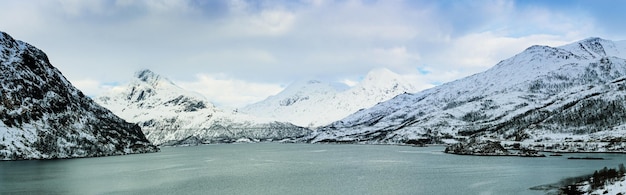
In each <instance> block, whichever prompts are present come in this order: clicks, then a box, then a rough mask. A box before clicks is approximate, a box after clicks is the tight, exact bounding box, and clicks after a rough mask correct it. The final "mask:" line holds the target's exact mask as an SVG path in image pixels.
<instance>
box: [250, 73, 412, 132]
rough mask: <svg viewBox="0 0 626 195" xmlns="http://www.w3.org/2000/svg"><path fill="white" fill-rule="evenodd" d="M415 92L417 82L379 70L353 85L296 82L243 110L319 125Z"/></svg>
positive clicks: (307, 124)
mask: <svg viewBox="0 0 626 195" xmlns="http://www.w3.org/2000/svg"><path fill="white" fill-rule="evenodd" d="M415 91H416V88H415V87H414V86H413V85H411V84H410V83H409V82H408V81H405V80H404V79H402V77H401V76H399V75H397V74H396V73H393V72H391V71H390V70H387V69H376V70H372V71H370V72H369V73H368V74H367V76H366V77H365V79H363V81H361V82H360V83H359V84H357V85H355V86H353V87H351V88H350V87H348V86H345V85H343V86H342V85H341V84H335V83H326V82H322V81H317V80H309V81H305V82H296V83H294V84H292V85H290V86H289V87H287V88H286V89H285V90H284V91H282V92H281V93H279V94H277V95H275V96H271V97H269V98H267V99H266V100H264V101H261V102H258V103H255V104H252V105H249V106H246V107H244V108H242V109H241V111H242V112H245V113H249V114H252V115H257V116H267V117H271V118H274V119H277V120H285V121H289V122H291V123H294V124H296V125H300V126H308V127H317V126H323V125H328V124H330V123H331V122H333V121H337V120H339V119H341V118H344V117H346V116H348V115H350V114H351V113H354V112H356V111H358V110H359V109H364V108H369V107H371V106H374V105H375V104H376V103H378V102H382V101H385V100H389V99H391V98H393V97H394V96H396V95H398V94H402V93H406V92H415Z"/></svg>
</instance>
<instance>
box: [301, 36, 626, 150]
mask: <svg viewBox="0 0 626 195" xmlns="http://www.w3.org/2000/svg"><path fill="white" fill-rule="evenodd" d="M625 59H626V42H625V41H619V42H613V41H609V40H603V39H600V38H589V39H585V40H582V41H579V42H575V43H572V44H568V45H565V46H561V47H549V46H532V47H530V48H528V49H526V50H525V51H523V52H522V53H520V54H517V55H515V56H513V57H511V58H509V59H506V60H503V61H501V62H499V63H498V64H496V65H495V66H494V67H492V68H490V69H489V70H487V71H485V72H482V73H478V74H475V75H472V76H469V77H466V78H463V79H459V80H456V81H453V82H450V83H446V84H443V85H440V86H437V87H434V88H431V89H428V90H424V91H422V92H419V93H414V94H402V95H399V96H397V97H395V98H393V99H391V100H389V101H386V102H383V103H380V104H377V105H376V106H374V107H372V108H369V109H366V110H361V111H359V112H356V113H354V114H352V115H350V116H348V117H346V118H344V119H342V120H340V121H337V122H334V123H332V124H331V125H328V126H326V127H324V128H322V129H320V130H318V131H317V132H316V133H315V134H314V135H312V137H310V139H309V141H311V142H359V143H411V142H412V143H417V142H426V143H441V142H447V141H453V140H451V139H452V138H453V137H457V136H469V135H473V136H482V137H487V138H491V139H497V140H513V141H515V140H535V141H545V140H564V139H573V140H576V139H583V140H611V139H616V138H617V139H618V140H620V139H623V138H624V135H625V133H626V60H625Z"/></svg>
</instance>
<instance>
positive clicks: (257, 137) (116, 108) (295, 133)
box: [95, 70, 310, 145]
mask: <svg viewBox="0 0 626 195" xmlns="http://www.w3.org/2000/svg"><path fill="white" fill-rule="evenodd" d="M95 101H96V102H98V103H100V104H101V105H103V106H105V107H107V108H109V109H111V111H113V112H114V113H116V114H118V115H119V116H121V117H122V118H124V119H126V120H128V121H131V122H134V123H137V124H138V125H139V126H141V127H142V130H143V131H144V133H145V134H146V136H147V137H148V139H149V140H150V141H152V142H153V143H155V144H157V145H181V144H199V143H229V142H235V141H281V140H290V139H295V138H299V137H303V136H305V135H308V134H309V133H310V130H308V129H305V128H301V127H298V126H295V125H292V124H290V123H283V122H276V121H273V120H270V119H265V118H260V117H253V116H249V115H245V114H241V113H238V112H237V111H236V110H235V111H233V110H222V109H218V108H216V107H215V106H214V105H213V104H211V103H210V102H209V101H208V100H207V99H206V98H205V97H204V96H202V95H200V94H197V93H193V92H190V91H187V90H185V89H182V88H180V87H178V86H176V85H175V84H174V83H172V82H171V81H170V80H168V79H167V78H164V77H162V76H160V75H157V74H155V73H153V72H152V71H150V70H142V71H139V72H137V73H136V74H135V78H134V79H133V80H132V81H131V82H130V83H129V84H128V85H126V86H124V87H119V88H114V89H112V90H111V91H109V92H108V93H106V94H104V95H102V96H100V97H97V98H96V99H95Z"/></svg>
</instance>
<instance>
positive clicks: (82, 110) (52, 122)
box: [0, 32, 158, 160]
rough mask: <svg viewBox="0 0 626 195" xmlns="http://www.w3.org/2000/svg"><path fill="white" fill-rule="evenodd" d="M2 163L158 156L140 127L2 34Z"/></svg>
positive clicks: (44, 58)
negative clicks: (117, 114)
mask: <svg viewBox="0 0 626 195" xmlns="http://www.w3.org/2000/svg"><path fill="white" fill-rule="evenodd" d="M0 75H2V76H0V85H2V87H1V88H0V90H1V91H0V137H1V139H0V159H2V160H17V159H54V158H72V157H93V156H108V155H120V154H131V153H144V152H156V151H158V148H156V147H155V146H153V145H152V144H150V142H148V140H147V139H146V138H145V136H144V134H143V133H142V132H141V129H140V128H139V126H137V125H135V124H130V123H127V122H126V121H124V120H122V119H121V118H119V117H117V116H115V115H114V114H113V113H111V112H110V111H109V110H107V109H105V108H103V107H100V106H99V105H97V104H96V103H94V102H93V101H92V100H91V99H90V98H88V97H85V96H84V95H83V93H82V92H80V91H79V90H78V89H76V88H75V87H74V86H72V84H70V82H68V81H67V80H66V79H65V77H63V75H62V74H61V72H59V70H57V69H56V68H54V67H53V66H52V65H51V64H50V62H49V61H48V57H47V56H46V54H45V53H43V52H42V51H41V50H39V49H37V48H35V47H33V46H31V45H29V44H27V43H25V42H22V41H17V40H14V39H13V38H12V37H11V36H9V35H8V34H6V33H4V32H0Z"/></svg>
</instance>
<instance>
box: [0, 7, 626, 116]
mask: <svg viewBox="0 0 626 195" xmlns="http://www.w3.org/2000/svg"><path fill="white" fill-rule="evenodd" d="M286 2H287V3H285V4H280V3H276V1H247V0H224V1H221V0H215V1H192V0H181V1H170V0H155V1H132V0H115V1H105V0H93V1H76V0H59V1H28V2H25V1H3V0H0V7H2V8H3V11H2V12H0V26H2V28H3V29H0V30H3V31H6V32H8V33H10V34H11V35H13V36H14V37H15V38H17V39H21V40H24V41H27V42H29V43H32V44H33V45H35V46H37V47H39V48H41V49H43V50H44V51H45V52H46V53H47V54H48V56H49V58H50V60H51V61H52V62H53V65H55V66H56V67H58V68H59V69H60V70H61V71H63V73H64V74H65V76H66V77H67V78H68V79H70V80H71V81H72V82H73V83H75V84H76V85H78V86H79V87H80V88H81V89H84V90H85V93H87V94H97V92H98V91H100V89H101V88H102V87H99V86H100V85H103V84H102V83H104V82H105V81H107V82H108V81H124V80H127V79H128V75H129V74H130V73H132V72H133V71H135V70H137V69H139V68H150V69H153V70H155V71H157V72H164V73H167V74H168V75H169V76H170V77H171V78H172V79H173V80H185V81H186V82H187V83H186V84H188V85H189V86H191V87H192V88H193V89H194V90H198V91H202V90H201V89H203V88H206V89H213V91H212V92H211V93H213V94H209V97H210V98H213V99H216V100H215V101H216V102H221V103H222V104H230V105H238V104H245V103H250V102H251V101H255V100H259V99H263V98H265V97H266V96H267V93H262V91H272V90H271V89H274V90H276V89H280V87H278V86H280V84H287V83H290V82H291V81H294V80H296V79H301V78H303V77H309V78H310V77H316V78H319V77H322V78H327V79H329V80H334V81H344V83H347V84H350V83H351V82H350V81H354V80H356V79H355V78H356V77H358V75H362V74H365V73H366V72H367V71H368V70H370V69H372V68H377V67H381V66H382V67H386V68H389V69H391V70H393V71H396V72H399V73H403V74H416V75H417V74H418V73H419V70H418V69H420V70H428V74H425V75H421V76H419V78H418V76H415V78H414V79H413V80H414V81H415V83H416V85H423V86H428V85H432V84H433V83H442V82H446V81H451V80H454V79H458V78H461V77H463V76H467V75H471V74H474V73H477V72H479V71H483V70H485V69H487V68H489V67H491V66H493V65H494V64H495V63H497V62H498V61H500V60H503V59H505V58H508V57H511V56H512V55H514V54H516V53H518V52H520V51H522V50H523V49H525V48H526V47H529V46H531V45H534V44H544V45H551V46H558V45H561V44H564V43H567V42H571V41H576V40H579V39H582V38H586V37H589V36H600V37H603V36H604V35H605V34H598V32H599V31H597V29H608V28H606V26H605V28H601V27H602V26H598V24H597V23H596V22H597V21H598V20H601V19H603V18H599V17H597V16H594V15H590V13H586V12H584V10H581V9H574V11H575V12H572V10H569V9H556V8H554V7H545V6H533V5H532V4H533V3H528V2H515V1H506V0H495V1H460V2H458V1H453V2H447V1H433V2H424V1H408V0H407V1H402V0H398V1H388V0H381V1H376V0H375V1H369V0H367V1H358V0H355V1H332V0H306V1H304V2H300V1H298V2H295V1H286ZM521 3H524V4H525V5H521ZM526 4H531V5H526ZM15 18H19V20H16V19H15ZM613 25H614V24H613ZM614 33H615V32H614ZM615 34H619V33H615ZM622 34H623V33H622ZM214 73H225V74H227V75H228V77H225V78H222V77H218V76H219V75H217V76H216V74H214ZM194 74H198V75H199V76H198V77H196V78H194V79H195V80H192V79H185V78H188V77H190V75H194ZM211 82H217V83H220V82H221V83H222V84H223V85H224V86H226V87H219V88H215V86H213V85H212V84H209V83H211ZM237 83H239V84H237ZM255 83H258V85H259V86H256V87H251V86H255V85H256V84H255ZM266 83H276V84H266ZM228 86H233V87H237V88H238V91H244V90H252V91H254V90H256V88H260V89H265V90H262V91H261V92H259V91H255V92H250V93H244V92H236V91H228V90H227V89H228V88H227V87H228ZM211 87H212V88H211ZM272 92H275V91H272ZM236 95H242V97H235V96H236ZM257 95H258V97H256V96H257ZM253 96H255V97H253ZM244 102H245V103H244Z"/></svg>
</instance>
